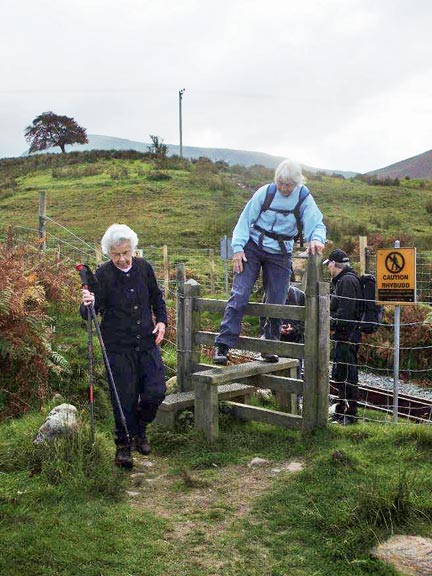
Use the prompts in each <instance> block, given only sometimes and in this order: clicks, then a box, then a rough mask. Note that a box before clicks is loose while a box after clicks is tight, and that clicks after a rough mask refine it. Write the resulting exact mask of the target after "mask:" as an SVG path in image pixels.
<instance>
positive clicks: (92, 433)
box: [87, 310, 95, 446]
mask: <svg viewBox="0 0 432 576" xmlns="http://www.w3.org/2000/svg"><path fill="white" fill-rule="evenodd" d="M87 354H88V367H89V402H90V440H91V443H92V446H93V445H94V443H95V420H94V395H93V384H94V370H93V368H94V356H93V330H92V317H91V312H90V310H87Z"/></svg>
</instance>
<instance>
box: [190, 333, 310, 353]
mask: <svg viewBox="0 0 432 576" xmlns="http://www.w3.org/2000/svg"><path fill="white" fill-rule="evenodd" d="M216 336H217V333H216V332H201V331H200V332H198V333H197V334H196V336H195V339H196V342H197V343H198V344H205V345H206V346H213V345H214V339H215V337H216ZM235 347H236V349H237V350H249V351H252V352H270V353H272V354H279V356H286V357H288V358H303V356H304V344H297V343H296V342H281V341H280V340H263V339H262V338H250V337H247V336H240V338H239V339H238V340H237V342H236V345H235Z"/></svg>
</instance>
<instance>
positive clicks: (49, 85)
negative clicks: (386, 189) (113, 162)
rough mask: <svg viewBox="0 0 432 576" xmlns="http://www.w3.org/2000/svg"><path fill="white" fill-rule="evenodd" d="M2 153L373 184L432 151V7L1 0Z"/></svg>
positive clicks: (402, 1)
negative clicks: (144, 153)
mask: <svg viewBox="0 0 432 576" xmlns="http://www.w3.org/2000/svg"><path fill="white" fill-rule="evenodd" d="M0 7H1V11H0V47H1V54H2V57H1V61H0V79H1V82H0V127H1V136H0V157H4V156H17V155H20V154H21V153H22V152H23V151H24V150H25V149H26V148H27V145H26V142H25V140H24V135H23V133H24V128H25V127H26V126H27V125H29V124H30V123H31V122H32V120H33V119H34V118H35V117H36V116H37V115H38V114H40V113H42V112H46V111H49V110H52V111H53V112H55V113H57V114H65V115H67V116H72V117H74V118H75V120H76V121H77V122H78V123H79V124H80V125H81V126H84V127H85V128H86V129H87V132H88V133H90V134H101V135H107V136H115V137H119V138H128V139H130V140H138V141H145V142H148V141H149V134H156V135H159V136H160V137H162V138H163V139H164V141H165V142H166V143H172V144H178V142H179V127H178V91H179V90H180V89H181V88H185V89H186V91H185V93H184V97H183V145H185V146H186V145H191V146H208V147H221V148H236V149H243V150H256V151H261V152H267V153H269V154H275V155H279V156H286V157H292V158H294V159H296V160H298V161H300V162H302V163H304V164H309V165H312V166H316V167H320V168H328V169H339V170H354V171H359V172H366V171H369V170H373V169H376V168H381V167H383V166H386V165H388V164H392V163H394V162H397V161H399V160H403V159H405V158H408V157H410V156H414V155H416V154H419V153H421V152H425V151H426V150H430V149H431V148H432V50H431V43H432V40H431V29H432V2H431V1H430V0H295V1H294V0H259V1H256V0H212V1H209V0H152V1H150V0H121V1H119V0H0Z"/></svg>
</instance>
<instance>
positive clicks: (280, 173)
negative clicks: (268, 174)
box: [275, 159, 306, 186]
mask: <svg viewBox="0 0 432 576" xmlns="http://www.w3.org/2000/svg"><path fill="white" fill-rule="evenodd" d="M278 180H279V181H280V182H282V183H283V184H291V183H292V182H294V184H295V185H296V186H301V185H302V184H304V183H305V182H306V178H305V177H304V176H303V174H302V169H301V166H300V164H298V163H297V162H295V161H294V160H289V159H288V160H284V161H283V162H281V163H280V164H279V166H278V167H277V168H276V171H275V182H277V181H278Z"/></svg>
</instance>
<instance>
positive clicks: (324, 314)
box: [316, 282, 330, 427]
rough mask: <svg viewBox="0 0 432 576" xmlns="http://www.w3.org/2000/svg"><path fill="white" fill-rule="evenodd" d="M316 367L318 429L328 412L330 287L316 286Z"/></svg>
mask: <svg viewBox="0 0 432 576" xmlns="http://www.w3.org/2000/svg"><path fill="white" fill-rule="evenodd" d="M318 292H319V294H318V366H317V420H316V425H317V426H320V427H324V426H327V424H328V410H329V394H330V379H329V360H330V339H329V334H330V287H329V285H328V284H327V283H326V282H319V284H318Z"/></svg>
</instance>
